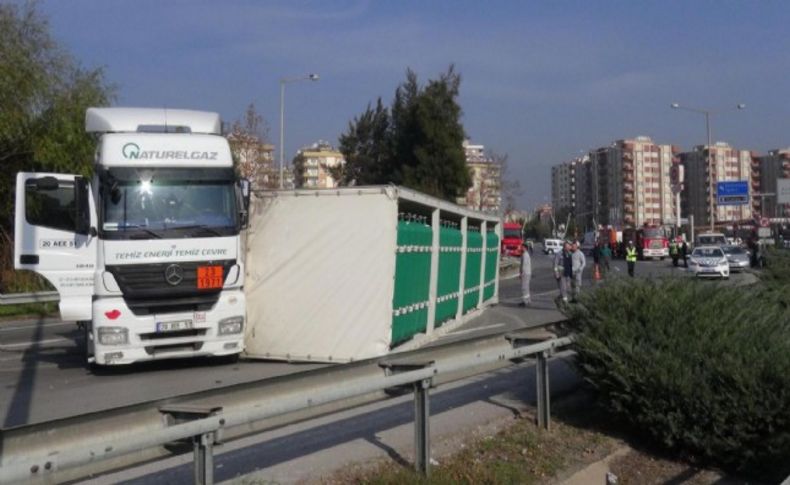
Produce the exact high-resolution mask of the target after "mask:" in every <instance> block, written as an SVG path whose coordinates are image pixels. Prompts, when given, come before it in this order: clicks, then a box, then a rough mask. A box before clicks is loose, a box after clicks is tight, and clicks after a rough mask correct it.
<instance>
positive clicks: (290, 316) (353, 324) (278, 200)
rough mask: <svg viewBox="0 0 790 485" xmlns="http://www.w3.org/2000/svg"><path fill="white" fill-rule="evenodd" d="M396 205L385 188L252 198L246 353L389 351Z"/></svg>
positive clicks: (325, 356) (291, 355)
mask: <svg viewBox="0 0 790 485" xmlns="http://www.w3.org/2000/svg"><path fill="white" fill-rule="evenodd" d="M397 211H398V205H397V200H396V199H395V198H394V196H393V195H392V194H390V193H389V192H387V191H383V190H382V191H378V192H375V193H372V192H370V191H365V193H364V194H361V195H357V194H353V193H351V192H350V191H344V192H343V194H342V195H337V194H332V193H331V191H328V192H327V193H322V194H321V195H316V194H315V193H309V194H306V193H298V192H291V193H279V194H268V195H264V196H262V197H260V198H257V197H256V198H254V199H253V203H252V213H251V218H250V229H249V232H248V240H247V279H246V281H245V293H246V296H247V325H246V329H245V339H246V341H245V345H246V353H247V355H248V356H250V357H258V358H272V359H287V360H304V361H326V362H346V361H350V360H356V359H364V358H369V357H374V356H379V355H384V354H386V353H387V352H388V351H389V346H390V341H391V334H392V332H391V325H392V295H393V287H394V278H393V275H394V274H395V250H396V243H397V241H396V235H397V234H396V233H397Z"/></svg>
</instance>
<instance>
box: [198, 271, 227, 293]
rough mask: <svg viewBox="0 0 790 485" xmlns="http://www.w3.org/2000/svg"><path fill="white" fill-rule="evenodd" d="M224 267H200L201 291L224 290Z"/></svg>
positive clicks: (199, 287) (199, 285)
mask: <svg viewBox="0 0 790 485" xmlns="http://www.w3.org/2000/svg"><path fill="white" fill-rule="evenodd" d="M222 284H223V281H222V266H198V269H197V287H198V289H199V290H208V289H213V288H222Z"/></svg>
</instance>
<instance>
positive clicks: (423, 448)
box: [379, 358, 436, 477]
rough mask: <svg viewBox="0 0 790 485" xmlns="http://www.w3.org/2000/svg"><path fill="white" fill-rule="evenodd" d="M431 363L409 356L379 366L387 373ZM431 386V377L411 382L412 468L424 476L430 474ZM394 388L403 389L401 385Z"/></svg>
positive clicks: (429, 365)
mask: <svg viewBox="0 0 790 485" xmlns="http://www.w3.org/2000/svg"><path fill="white" fill-rule="evenodd" d="M433 365H434V361H433V360H418V359H409V358H404V359H398V360H383V361H381V362H379V366H380V367H382V368H383V369H384V371H385V372H386V374H387V375H394V374H400V373H403V372H409V371H414V370H417V369H425V368H427V367H433ZM435 373H436V370H435V369H434V374H435ZM432 386H433V378H430V379H420V380H418V381H415V382H414V383H413V384H412V387H413V388H414V469H415V471H416V472H417V473H420V474H422V475H423V476H426V477H427V476H428V475H429V474H430V468H431V428H430V420H431V407H430V399H429V398H430V396H429V394H428V393H429V390H430V388H431V387H432ZM396 389H403V387H399V388H396Z"/></svg>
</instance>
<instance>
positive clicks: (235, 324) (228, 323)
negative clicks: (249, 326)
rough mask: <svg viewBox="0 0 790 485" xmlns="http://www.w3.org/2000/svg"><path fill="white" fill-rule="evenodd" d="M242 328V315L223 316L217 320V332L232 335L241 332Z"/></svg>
mask: <svg viewBox="0 0 790 485" xmlns="http://www.w3.org/2000/svg"><path fill="white" fill-rule="evenodd" d="M242 328H244V317H230V318H223V319H222V320H220V321H219V334H220V335H232V334H234V333H241V330H242Z"/></svg>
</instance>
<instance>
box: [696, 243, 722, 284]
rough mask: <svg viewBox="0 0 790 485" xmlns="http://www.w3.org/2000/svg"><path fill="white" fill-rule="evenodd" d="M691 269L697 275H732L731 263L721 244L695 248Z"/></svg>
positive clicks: (720, 276) (716, 276)
mask: <svg viewBox="0 0 790 485" xmlns="http://www.w3.org/2000/svg"><path fill="white" fill-rule="evenodd" d="M689 271H691V272H692V273H694V276H697V277H713V278H724V279H728V278H729V277H730V263H729V261H728V260H727V256H726V255H725V254H724V251H722V249H721V247H719V246H699V247H696V248H694V251H692V252H691V257H690V258H689Z"/></svg>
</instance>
